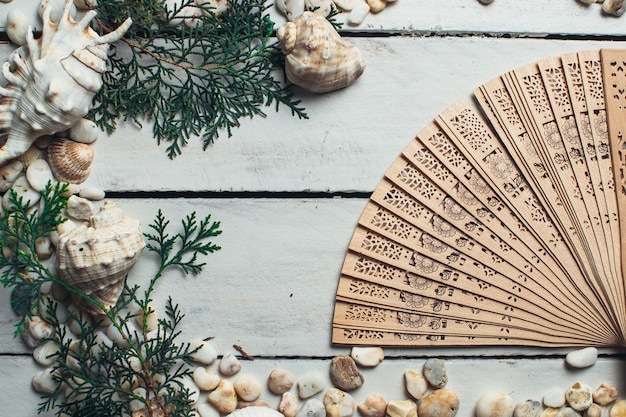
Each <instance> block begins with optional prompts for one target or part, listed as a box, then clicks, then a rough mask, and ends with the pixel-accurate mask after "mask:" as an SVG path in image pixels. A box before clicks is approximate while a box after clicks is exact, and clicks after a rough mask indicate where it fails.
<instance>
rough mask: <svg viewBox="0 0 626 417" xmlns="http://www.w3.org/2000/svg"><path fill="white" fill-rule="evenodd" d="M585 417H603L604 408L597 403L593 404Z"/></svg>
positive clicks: (586, 411)
mask: <svg viewBox="0 0 626 417" xmlns="http://www.w3.org/2000/svg"><path fill="white" fill-rule="evenodd" d="M584 416H585V417H602V407H600V406H599V405H598V404H596V403H592V404H591V405H590V406H589V408H588V409H587V410H585V414H584Z"/></svg>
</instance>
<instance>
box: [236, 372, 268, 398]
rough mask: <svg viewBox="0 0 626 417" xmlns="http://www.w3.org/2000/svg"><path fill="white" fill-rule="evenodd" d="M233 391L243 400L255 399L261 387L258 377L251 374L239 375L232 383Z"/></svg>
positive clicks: (259, 393) (258, 395) (259, 394)
mask: <svg viewBox="0 0 626 417" xmlns="http://www.w3.org/2000/svg"><path fill="white" fill-rule="evenodd" d="M233 386H234V387H235V392H236V393H237V395H238V396H239V398H241V399H242V400H244V401H255V400H257V399H258V398H259V397H260V396H261V391H262V390H263V387H262V386H261V383H260V382H259V380H258V379H256V378H254V377H253V376H251V375H240V376H239V377H237V379H236V380H235V382H234V383H233Z"/></svg>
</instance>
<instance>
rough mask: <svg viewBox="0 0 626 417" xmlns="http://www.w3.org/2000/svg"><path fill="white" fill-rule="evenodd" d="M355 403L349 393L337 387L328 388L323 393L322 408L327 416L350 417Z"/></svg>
mask: <svg viewBox="0 0 626 417" xmlns="http://www.w3.org/2000/svg"><path fill="white" fill-rule="evenodd" d="M355 408H356V405H355V403H354V399H353V398H352V396H351V395H350V394H348V393H347V392H345V391H341V390H339V389H337V388H329V389H327V390H326V393H325V394H324V409H325V410H326V415H327V416H328V417H351V416H352V415H353V414H354V410H355Z"/></svg>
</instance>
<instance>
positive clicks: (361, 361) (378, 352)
mask: <svg viewBox="0 0 626 417" xmlns="http://www.w3.org/2000/svg"><path fill="white" fill-rule="evenodd" d="M350 356H351V357H352V359H354V361H355V362H356V363H357V365H359V366H367V367H371V366H376V365H378V364H379V363H381V362H382V361H383V359H384V358H385V352H384V351H383V349H382V348H380V347H358V346H355V347H353V348H352V351H351V352H350Z"/></svg>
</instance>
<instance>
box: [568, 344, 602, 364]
mask: <svg viewBox="0 0 626 417" xmlns="http://www.w3.org/2000/svg"><path fill="white" fill-rule="evenodd" d="M597 360H598V349H596V348H594V347H588V348H584V349H578V350H574V351H572V352H570V353H568V354H567V356H565V362H566V363H567V364H568V365H569V366H571V367H572V368H587V367H589V366H592V365H593V364H595V363H596V361H597Z"/></svg>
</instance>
